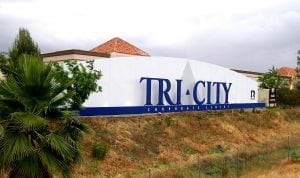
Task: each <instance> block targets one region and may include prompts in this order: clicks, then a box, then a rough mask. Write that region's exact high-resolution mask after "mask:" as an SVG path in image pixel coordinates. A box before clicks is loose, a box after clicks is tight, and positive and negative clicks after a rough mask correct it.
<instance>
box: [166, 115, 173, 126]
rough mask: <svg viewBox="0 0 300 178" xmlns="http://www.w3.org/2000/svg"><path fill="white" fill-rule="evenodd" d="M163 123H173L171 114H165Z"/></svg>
mask: <svg viewBox="0 0 300 178" xmlns="http://www.w3.org/2000/svg"><path fill="white" fill-rule="evenodd" d="M165 123H166V124H167V126H170V125H171V124H172V123H173V119H172V117H171V116H167V117H166V118H165Z"/></svg>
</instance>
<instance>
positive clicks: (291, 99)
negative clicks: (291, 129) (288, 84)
mask: <svg viewBox="0 0 300 178" xmlns="http://www.w3.org/2000/svg"><path fill="white" fill-rule="evenodd" d="M277 96H278V97H277V101H278V104H280V105H287V106H299V105H300V90H290V89H288V88H282V89H279V90H277Z"/></svg>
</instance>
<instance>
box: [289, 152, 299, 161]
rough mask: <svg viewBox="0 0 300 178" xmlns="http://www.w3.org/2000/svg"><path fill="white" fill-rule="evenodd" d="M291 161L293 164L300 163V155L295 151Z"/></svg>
mask: <svg viewBox="0 0 300 178" xmlns="http://www.w3.org/2000/svg"><path fill="white" fill-rule="evenodd" d="M291 159H292V161H293V162H299V161H300V154H299V153H297V152H296V151H293V152H292V153H291Z"/></svg>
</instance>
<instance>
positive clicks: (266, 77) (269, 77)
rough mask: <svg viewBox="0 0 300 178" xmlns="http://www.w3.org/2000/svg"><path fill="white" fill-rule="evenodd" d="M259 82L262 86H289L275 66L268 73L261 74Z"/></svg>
mask: <svg viewBox="0 0 300 178" xmlns="http://www.w3.org/2000/svg"><path fill="white" fill-rule="evenodd" d="M258 82H260V85H259V87H260V88H277V89H278V88H288V82H287V81H286V80H284V78H282V77H280V76H279V75H278V73H277V69H276V68H275V67H274V66H273V67H272V69H269V71H268V72H267V73H265V74H263V75H262V76H259V77H258Z"/></svg>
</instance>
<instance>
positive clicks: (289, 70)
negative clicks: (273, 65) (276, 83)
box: [277, 67, 297, 77]
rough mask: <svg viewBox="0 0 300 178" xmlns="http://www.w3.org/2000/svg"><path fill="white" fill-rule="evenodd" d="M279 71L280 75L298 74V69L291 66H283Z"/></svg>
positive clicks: (290, 75)
mask: <svg viewBox="0 0 300 178" xmlns="http://www.w3.org/2000/svg"><path fill="white" fill-rule="evenodd" d="M277 72H278V75H280V76H287V77H292V76H296V75H297V72H296V70H295V69H293V68H290V67H281V68H280V69H278V71H277Z"/></svg>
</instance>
